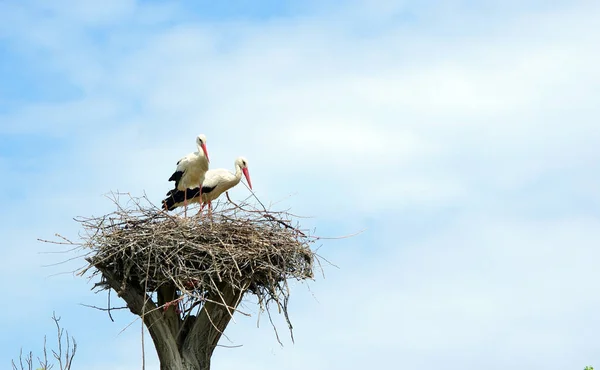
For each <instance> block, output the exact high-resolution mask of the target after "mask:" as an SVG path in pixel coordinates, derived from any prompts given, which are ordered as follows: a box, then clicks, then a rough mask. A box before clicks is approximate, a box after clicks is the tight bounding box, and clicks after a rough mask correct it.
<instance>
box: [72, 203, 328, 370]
mask: <svg viewBox="0 0 600 370" xmlns="http://www.w3.org/2000/svg"><path fill="white" fill-rule="evenodd" d="M114 200H115V204H116V205H117V211H115V212H113V213H111V214H108V215H104V216H101V217H93V218H78V219H76V221H78V222H80V223H81V225H82V227H83V229H84V231H85V233H84V234H83V235H82V241H81V242H80V243H79V245H80V246H81V248H83V250H85V251H86V252H87V256H86V261H87V262H88V265H87V266H86V267H85V268H84V269H83V270H82V271H81V272H80V274H82V275H83V274H85V273H86V272H88V271H89V272H91V276H90V278H93V277H99V279H100V280H99V282H97V283H96V284H95V286H94V288H98V289H99V290H109V294H110V290H113V291H115V292H116V293H117V294H118V296H119V297H121V298H122V299H123V300H124V301H125V302H126V304H127V307H128V308H129V310H130V311H131V312H132V313H134V314H135V315H138V316H139V317H140V318H141V319H142V320H143V322H144V324H145V325H146V327H147V329H148V331H149V333H150V335H151V337H152V340H153V342H154V345H155V347H156V351H157V353H158V358H159V360H160V368H161V370H208V369H210V360H211V356H212V354H213V351H214V349H215V347H216V346H217V343H218V342H219V339H220V338H221V336H222V334H223V331H224V330H225V328H226V327H227V324H228V323H229V322H230V320H232V318H233V317H234V316H236V315H239V314H242V315H247V314H246V313H243V312H241V311H240V310H239V309H238V306H239V304H240V302H241V300H242V298H243V297H244V295H245V294H254V295H256V296H257V297H258V302H259V305H260V308H261V311H266V312H267V313H268V314H269V315H270V313H269V307H270V305H274V306H275V307H277V309H278V311H279V312H280V313H283V315H285V318H286V321H287V323H288V326H289V329H290V333H291V330H292V326H291V323H290V320H289V317H288V314H287V302H288V298H289V289H288V286H287V280H288V279H297V280H305V279H312V278H313V267H314V266H313V263H314V262H315V260H316V255H315V254H314V253H313V251H312V250H311V249H310V244H311V243H313V242H314V241H315V240H316V238H314V237H310V236H308V235H307V234H306V232H305V231H301V230H300V229H298V227H297V226H293V225H292V223H291V220H290V219H291V216H290V215H289V214H287V213H285V212H269V211H266V210H264V209H257V208H253V207H250V206H249V205H247V204H245V205H242V206H238V205H231V204H229V205H228V207H217V208H215V210H214V211H213V213H212V216H211V217H207V216H206V215H204V216H202V217H199V216H196V217H190V218H183V217H180V216H173V215H170V214H167V213H165V212H163V211H162V210H160V209H158V208H156V207H154V206H152V205H151V204H150V203H149V202H147V200H146V199H145V198H142V199H137V198H136V199H134V198H130V199H129V200H128V201H127V204H126V205H124V206H122V205H121V204H120V203H119V199H118V198H115V199H114ZM142 202H144V205H142ZM75 244H77V243H75ZM108 309H110V307H109V308H108ZM278 339H279V338H278ZM292 340H293V336H292Z"/></svg>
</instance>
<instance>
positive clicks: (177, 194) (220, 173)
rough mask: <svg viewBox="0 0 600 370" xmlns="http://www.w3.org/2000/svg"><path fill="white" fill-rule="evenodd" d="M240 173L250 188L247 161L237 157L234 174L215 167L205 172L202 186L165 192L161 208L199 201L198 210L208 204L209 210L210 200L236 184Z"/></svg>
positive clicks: (239, 178)
mask: <svg viewBox="0 0 600 370" xmlns="http://www.w3.org/2000/svg"><path fill="white" fill-rule="evenodd" d="M242 174H243V175H244V176H245V177H246V181H247V182H248V186H249V187H250V189H252V182H251V181H250V173H249V172H248V161H247V160H246V158H244V157H238V158H237V159H236V160H235V174H234V173H231V172H230V171H228V170H226V169H224V168H217V169H214V170H209V171H208V172H206V175H205V177H204V182H203V185H202V187H195V188H193V189H187V192H186V191H184V190H178V189H173V190H171V191H170V192H168V193H167V198H166V199H165V200H163V208H164V209H166V210H169V211H172V210H174V209H175V208H177V207H180V206H181V205H182V202H183V204H184V205H185V202H186V201H188V202H200V201H202V203H203V204H202V205H201V207H200V211H202V209H204V206H205V205H206V204H208V208H209V210H212V201H213V200H215V199H217V198H218V197H219V196H220V195H221V194H223V193H224V192H226V191H227V190H229V189H231V188H232V187H234V186H236V185H237V184H238V183H239V182H240V180H241V179H242Z"/></svg>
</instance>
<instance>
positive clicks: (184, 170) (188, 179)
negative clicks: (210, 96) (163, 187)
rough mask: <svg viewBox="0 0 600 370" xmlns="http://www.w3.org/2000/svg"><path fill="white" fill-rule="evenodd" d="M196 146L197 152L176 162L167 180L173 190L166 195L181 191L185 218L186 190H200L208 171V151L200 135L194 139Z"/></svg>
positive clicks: (204, 140)
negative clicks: (173, 170)
mask: <svg viewBox="0 0 600 370" xmlns="http://www.w3.org/2000/svg"><path fill="white" fill-rule="evenodd" d="M196 146H197V147H198V151H197V152H194V153H190V154H188V155H186V156H185V157H183V158H181V159H180V160H179V161H178V162H177V168H176V169H175V172H173V174H172V175H171V177H170V178H169V181H175V188H174V189H173V190H171V191H169V192H168V193H167V195H169V194H170V193H172V192H177V191H181V192H182V196H183V206H184V208H185V216H186V217H187V203H188V191H189V190H188V189H189V188H198V189H200V190H201V189H202V185H203V183H204V178H205V175H206V172H207V171H208V164H209V162H210V160H209V159H208V151H207V150H206V136H205V135H204V134H200V135H198V136H197V137H196Z"/></svg>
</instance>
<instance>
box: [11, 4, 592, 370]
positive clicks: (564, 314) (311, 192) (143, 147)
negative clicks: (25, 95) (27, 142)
mask: <svg viewBox="0 0 600 370" xmlns="http://www.w3.org/2000/svg"><path fill="white" fill-rule="evenodd" d="M62 4H63V3H61V5H51V6H48V5H45V6H46V7H51V8H52V9H54V10H52V14H51V15H50V16H48V17H45V18H44V19H39V14H38V13H37V10H36V11H33V10H32V9H34V8H17V7H15V6H12V5H10V6H9V5H7V4H3V5H0V7H2V10H6V11H11V12H12V13H10V14H11V17H9V18H10V22H8V25H6V27H3V26H1V25H0V37H4V38H8V39H9V40H11V42H13V43H16V44H20V46H19V48H16V49H14V50H13V52H21V53H23V54H24V55H25V56H26V57H27V58H28V60H36V59H35V58H33V57H34V56H36V55H42V56H48V58H49V59H48V60H49V65H46V66H45V67H44V68H47V70H46V72H45V73H48V71H58V72H57V74H58V75H60V76H61V77H62V78H64V81H67V82H68V83H69V84H71V85H72V86H73V87H74V88H76V89H78V90H79V91H81V96H79V97H78V98H76V99H74V100H68V101H63V102H58V103H50V102H45V101H42V102H38V103H32V104H26V105H24V106H22V107H21V108H20V109H19V110H15V111H12V112H9V113H2V114H0V122H1V123H2V124H1V126H2V128H1V129H0V132H2V133H3V134H9V135H10V134H14V133H44V134H46V135H54V136H60V137H62V138H70V140H69V141H70V143H71V144H72V149H71V150H70V151H69V153H68V156H65V157H64V158H62V157H61V158H39V160H41V161H43V162H44V163H45V165H46V166H47V171H45V172H44V176H43V177H42V176H40V175H33V176H28V177H21V176H20V175H22V174H21V173H20V172H19V169H18V168H15V167H12V166H4V165H3V166H2V168H1V170H2V173H3V174H6V178H10V179H19V180H18V181H21V182H22V183H23V184H24V187H23V189H22V194H17V195H18V196H24V195H27V197H24V198H23V199H22V203H21V204H19V205H13V204H12V203H11V205H10V206H8V207H6V209H7V210H9V211H10V215H9V214H8V213H7V216H5V217H6V219H7V220H6V221H7V223H6V225H7V226H8V227H7V233H8V235H9V237H7V238H6V241H7V243H8V245H11V246H15V247H12V248H11V249H10V251H9V252H7V254H6V256H7V258H6V259H5V260H4V261H3V263H2V267H3V273H2V274H3V275H4V276H3V279H2V280H4V281H8V280H6V279H7V278H8V277H10V276H14V275H16V274H17V273H18V272H19V270H21V271H34V270H35V269H37V267H36V266H37V265H36V264H38V263H40V262H42V261H45V258H44V257H43V256H38V257H39V258H34V257H32V253H33V252H32V250H36V251H37V250H39V249H40V248H41V247H40V246H39V245H34V244H32V241H33V238H34V237H38V236H39V237H45V236H49V235H51V234H52V233H53V232H55V231H60V232H63V230H65V232H67V233H68V232H69V231H71V232H72V234H76V231H77V230H75V227H76V225H75V224H74V223H72V222H71V221H70V220H69V219H70V217H72V216H75V215H85V214H90V213H93V214H100V213H103V212H105V211H109V210H110V208H111V206H110V203H109V202H108V201H107V200H104V199H103V197H102V196H101V194H103V193H106V192H108V191H110V190H117V189H118V190H121V191H131V192H133V193H134V194H140V193H141V192H142V191H143V190H146V191H147V192H148V194H149V195H150V197H151V198H152V199H155V200H157V201H158V200H160V198H161V197H162V196H163V194H164V193H165V192H166V190H167V189H168V188H169V187H170V186H171V184H169V183H168V182H167V181H166V180H167V178H168V176H169V175H170V173H171V171H172V170H173V168H174V163H175V161H176V160H177V159H178V158H179V157H181V156H182V155H184V154H186V153H187V152H189V151H192V150H194V145H193V138H194V136H195V135H197V134H198V133H201V132H203V133H205V134H207V136H208V147H209V152H210V155H211V160H212V164H213V165H214V166H215V167H226V168H232V162H233V159H234V158H235V157H236V156H238V155H245V156H246V157H248V159H249V160H250V163H251V168H250V170H251V173H252V177H253V185H254V187H255V190H256V192H257V194H259V196H260V197H261V199H263V200H264V201H266V202H269V201H278V200H280V199H285V200H284V201H283V202H282V203H281V204H280V206H281V207H282V208H285V207H287V206H288V205H291V206H293V209H294V211H295V212H296V213H299V214H309V215H311V216H315V217H316V219H311V220H307V221H306V223H307V224H309V225H311V226H316V227H317V231H318V232H323V233H326V234H330V233H331V232H333V231H335V232H337V231H339V230H343V232H352V231H356V230H358V229H362V228H363V227H364V226H365V225H368V226H369V228H368V230H367V232H366V233H365V234H363V235H361V236H360V237H359V238H357V239H350V240H349V241H336V242H331V243H329V242H328V243H326V245H325V247H324V253H325V252H326V254H327V257H328V258H331V259H332V260H334V262H336V263H338V264H340V265H341V266H342V269H341V270H336V269H330V271H327V273H328V278H327V279H326V280H324V281H322V280H319V281H317V282H316V283H315V284H312V285H311V286H312V289H313V290H314V291H315V294H316V296H317V298H318V299H319V301H320V303H315V301H313V300H312V298H311V296H310V294H309V293H308V292H305V291H304V290H303V288H300V289H297V297H298V298H295V302H294V303H295V304H296V305H295V306H294V307H293V309H294V315H293V319H295V320H294V321H295V324H296V327H297V336H296V338H297V342H296V344H295V345H293V346H291V345H289V346H288V345H286V347H285V348H284V349H280V348H278V346H277V345H276V343H275V340H274V338H273V334H272V333H271V332H270V329H268V325H266V324H265V321H264V320H263V324H262V328H261V329H259V330H255V329H254V328H253V326H254V323H253V322H252V323H250V321H252V320H240V322H241V323H240V324H239V325H236V326H233V327H231V329H228V330H230V332H231V333H230V334H231V336H232V337H233V338H234V340H235V341H236V343H243V344H244V347H243V348H242V349H225V348H220V349H219V350H218V351H217V354H216V355H215V356H216V357H215V367H216V366H217V365H219V366H227V367H233V366H238V365H239V363H240V362H242V361H243V364H244V366H245V367H249V368H253V367H254V368H261V369H264V368H282V367H283V368H290V369H292V368H301V367H302V368H306V367H307V366H310V367H312V368H315V369H318V368H323V369H325V368H327V369H329V368H342V367H344V368H362V367H365V366H367V365H369V366H375V365H377V364H379V365H380V366H383V365H386V366H389V363H395V364H398V366H399V367H402V368H406V369H426V368H440V367H441V366H443V367H444V368H461V369H464V368H476V367H481V366H482V365H485V366H486V367H487V368H498V369H500V368H531V367H532V366H533V365H536V366H538V365H539V366H542V365H543V366H542V367H544V368H547V369H554V368H555V369H563V368H566V367H567V366H573V365H574V364H575V365H576V366H579V363H578V361H581V359H582V358H589V359H590V360H598V359H597V358H595V357H594V356H595V355H594V354H595V353H597V348H595V347H594V344H593V341H585V340H583V339H585V338H587V337H586V335H587V333H588V332H587V331H586V329H585V328H584V326H585V325H584V324H585V323H587V324H589V326H590V327H591V328H594V329H597V328H595V327H594V325H593V322H592V321H589V320H588V321H584V319H578V318H579V317H582V318H589V317H591V316H590V315H592V313H593V312H595V307H597V303H598V302H597V299H596V298H595V297H594V295H593V294H591V293H590V292H593V289H594V288H593V284H592V283H593V281H595V280H597V273H596V271H595V269H594V266H593V261H595V260H597V257H598V256H597V255H596V254H597V253H596V252H595V250H594V247H593V246H594V242H595V241H597V240H598V235H597V233H596V231H595V230H596V229H597V226H598V225H596V221H595V220H594V219H590V218H584V217H583V216H586V217H587V216H589V215H590V214H594V212H595V209H596V208H597V205H598V199H599V198H598V195H597V191H596V189H597V186H594V184H598V182H599V181H600V178H599V177H598V176H597V175H595V174H594V173H597V171H596V170H597V169H598V163H600V162H599V160H600V158H599V156H598V154H597V150H596V143H597V142H598V140H599V139H600V137H599V136H600V131H599V130H597V128H596V127H597V122H596V120H595V117H596V116H597V115H598V108H597V104H596V102H595V100H594V96H595V95H594V92H595V91H596V90H597V88H598V86H599V85H600V75H599V74H598V70H597V68H596V65H597V64H598V62H599V60H598V54H597V53H596V52H595V50H596V49H595V48H596V45H597V44H598V41H600V40H599V38H600V33H598V32H596V31H595V28H594V27H593V25H595V24H596V23H597V21H598V16H597V14H598V13H597V11H596V10H597V5H595V4H586V3H581V4H580V5H572V6H571V5H569V7H567V5H564V4H561V5H560V7H559V8H554V9H552V8H550V10H548V11H546V12H536V11H534V10H532V9H527V12H526V13H525V15H524V16H520V15H518V14H517V13H512V12H511V11H512V10H511V11H503V13H502V14H501V16H500V15H499V16H497V17H495V16H493V15H490V14H488V13H484V14H478V13H476V12H475V11H473V10H468V9H464V8H460V7H458V6H457V7H456V8H455V7H452V6H450V5H446V6H440V8H439V9H437V10H431V9H430V8H427V9H426V8H418V9H416V10H414V13H415V14H416V15H415V16H416V18H417V19H419V17H420V20H421V21H422V22H424V23H418V22H416V21H414V20H413V21H410V22H409V21H406V22H403V21H395V20H393V19H391V18H392V17H390V16H389V13H388V11H390V10H391V11H393V12H394V13H402V12H403V11H409V10H410V9H413V8H414V6H413V4H410V3H405V4H400V5H396V4H391V3H387V2H377V3H376V4H373V5H369V4H371V3H369V4H367V3H364V2H357V3H354V5H352V6H346V7H344V8H340V9H327V10H326V11H325V10H323V9H320V11H316V12H315V13H314V14H309V15H305V16H302V17H296V18H291V19H287V18H286V19H275V20H271V21H269V22H266V23H260V22H241V21H238V22H232V21H222V22H219V21H213V22H210V23H209V22H207V23H198V22H192V21H188V22H183V21H182V22H176V23H177V24H175V25H169V24H165V23H163V22H164V20H165V19H170V18H176V17H178V16H181V13H180V11H181V9H178V8H177V7H167V8H166V9H164V12H161V11H160V9H158V8H156V7H155V5H152V6H150V5H147V4H142V3H140V4H135V3H133V2H119V3H117V2H112V3H110V4H108V5H106V7H105V8H103V9H102V10H101V11H99V10H98V9H96V6H93V5H81V4H78V5H76V6H73V7H72V8H68V7H65V6H63V5H62ZM509 5H510V7H509V8H510V9H517V8H519V7H521V6H522V5H519V4H517V3H514V4H513V3H510V4H509ZM156 6H157V5H156ZM487 6H489V7H491V8H494V7H495V6H497V4H496V3H490V4H487ZM36 9H37V8H36ZM4 14H8V13H4ZM134 14H135V15H134ZM140 14H141V15H140ZM359 21H360V22H361V23H358V22H359ZM438 21H439V22H438ZM34 22H35V23H36V24H39V28H36V29H38V30H39V31H37V32H28V30H30V29H31V27H30V26H31V24H32V23H34ZM436 22H437V23H436ZM0 23H1V22H0ZM423 24H425V25H430V26H428V27H426V28H423ZM107 25H110V27H111V28H110V32H108V33H106V34H103V36H105V37H101V38H98V39H96V38H94V37H92V36H90V35H89V34H87V33H86V29H87V27H95V32H100V33H102V32H104V31H103V29H102V28H101V26H107ZM15 50H16V51H15ZM40 50H42V52H40ZM36 63H38V61H37V60H36ZM38 64H40V63H38ZM30 68H39V67H36V66H31V67H30ZM3 161H4V159H3ZM40 184H41V185H42V186H40ZM38 187H41V188H44V189H48V193H46V194H44V193H41V192H37V190H36V191H34V189H37V188H38ZM294 193H298V194H297V195H296V196H294V197H291V198H289V199H288V198H286V197H287V196H288V195H289V194H294ZM234 194H235V197H240V198H241V197H245V196H246V195H247V190H246V189H245V188H243V187H239V188H237V189H235V191H234ZM578 202H579V203H578ZM564 203H575V204H574V205H567V206H566V205H564ZM582 203H585V204H587V205H588V207H590V209H591V210H588V211H586V210H585V209H583V206H582V205H581V204H582ZM22 207H23V209H26V211H21V210H20V208H22ZM545 207H547V208H545ZM594 207H596V208H594ZM565 210H566V211H565ZM570 216H572V218H570V219H569V218H567V217H570ZM27 217H30V220H33V221H35V222H37V223H39V225H41V226H36V227H35V228H34V229H31V230H30V229H25V230H26V231H24V228H23V227H21V228H16V227H15V228H13V229H12V230H8V229H9V227H12V226H13V225H16V224H18V223H19V218H22V219H26V218H27ZM3 219H4V217H3ZM556 219H559V221H556ZM419 224H422V225H426V226H419ZM33 234H36V235H33ZM21 245H22V246H23V248H25V249H18V248H17V247H16V246H21ZM35 271H36V273H35V274H31V275H29V274H25V276H24V277H23V278H22V279H21V281H20V283H21V284H22V286H23V287H24V289H22V290H20V291H19V293H18V294H17V296H18V297H20V298H22V299H26V298H27V295H28V294H29V292H35V293H36V296H37V294H40V297H44V299H46V300H47V301H46V302H45V303H44V305H42V306H41V307H35V306H33V308H32V307H31V306H30V307H29V310H26V311H25V313H27V314H32V313H33V311H31V310H38V309H40V310H41V309H44V310H45V311H44V312H46V311H47V310H48V309H49V308H50V307H51V306H53V305H59V306H61V305H63V304H65V305H66V303H61V302H57V299H62V300H70V299H71V298H73V297H66V296H65V295H73V296H74V297H75V298H76V299H79V300H83V299H85V298H84V297H87V296H88V295H89V292H87V291H86V290H85V289H84V288H81V287H80V286H83V284H82V283H81V284H79V283H78V284H79V285H80V286H76V285H75V283H73V282H71V281H70V280H69V279H70V278H69V279H67V278H64V279H61V280H60V284H61V285H62V284H64V286H69V287H71V288H69V289H71V290H72V291H71V292H68V289H65V291H63V292H61V295H57V297H56V298H55V299H53V298H52V294H51V292H52V290H51V288H48V285H43V286H41V285H38V283H37V281H38V279H39V274H38V272H37V270H35ZM44 273H45V272H44ZM47 283H48V284H53V282H52V280H49V281H48V282H47ZM57 284H58V282H57ZM76 289H79V290H78V291H77V292H75V290H76ZM90 299H96V298H90ZM98 299H99V298H98ZM61 307H63V306H61ZM64 307H66V306H64ZM8 309H9V310H10V313H9V314H8V316H7V317H12V318H15V317H24V315H25V313H23V312H21V313H19V312H18V310H16V309H14V308H13V307H9V308H8ZM77 312H78V311H77ZM78 313H79V312H78ZM102 319H103V318H102ZM115 326H116V325H115ZM107 330H109V329H107ZM596 331H597V330H596ZM111 333H113V334H114V332H111ZM101 334H102V335H106V338H108V337H110V335H113V334H107V333H106V332H102V333H101ZM282 334H283V333H282ZM110 338H112V337H110ZM581 338H583V339H581ZM134 342H135V341H134ZM134 342H132V343H129V344H123V345H124V346H125V347H127V348H128V349H130V348H134V347H135V346H137V343H134ZM93 343H94V340H93V339H89V341H87V342H86V343H85V345H89V346H90V347H91V348H94V344H93ZM0 344H1V343H0ZM82 345H83V344H82ZM0 347H1V346H0ZM11 348H12V347H11ZM128 355H130V354H129V352H127V353H125V354H123V356H117V357H115V358H114V359H111V360H110V361H108V360H107V361H108V362H110V363H108V362H107V363H101V364H96V366H100V365H102V366H101V367H102V368H106V367H110V366H112V365H111V364H112V363H117V362H119V363H121V365H123V366H124V364H125V361H128V360H125V359H126V358H128ZM586 356H587V357H586ZM90 358H91V357H90ZM90 362H92V361H90ZM567 363H568V365H566V364H567ZM128 365H129V363H128ZM529 365H531V366H529ZM91 366H92V365H90V366H86V368H89V367H91ZM115 366H116V365H114V366H113V367H115ZM131 366H137V363H135V364H133V363H132V365H131ZM539 366H538V367H539ZM583 366H584V365H582V366H580V367H581V368H582V367H583ZM115 368H116V367H115Z"/></svg>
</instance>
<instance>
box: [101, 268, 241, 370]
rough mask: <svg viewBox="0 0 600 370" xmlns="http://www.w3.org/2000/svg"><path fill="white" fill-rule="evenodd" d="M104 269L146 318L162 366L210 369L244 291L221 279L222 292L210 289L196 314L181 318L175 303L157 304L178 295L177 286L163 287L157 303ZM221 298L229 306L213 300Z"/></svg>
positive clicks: (134, 309) (170, 369) (178, 369)
mask: <svg viewBox="0 0 600 370" xmlns="http://www.w3.org/2000/svg"><path fill="white" fill-rule="evenodd" d="M101 272H102V274H103V276H104V278H105V279H106V282H107V283H108V284H109V285H110V287H111V288H113V289H114V290H115V291H116V292H117V294H118V295H119V297H121V298H123V300H125V302H126V303H127V306H128V307H129V310H130V311H131V312H132V313H134V314H136V315H138V316H140V317H142V318H143V321H144V324H145V325H146V328H148V331H149V332H150V336H151V337H152V341H153V342H154V345H155V347H156V351H157V353H158V358H159V360H160V370H209V369H210V359H211V356H212V354H213V351H214V349H215V347H216V346H217V343H218V342H219V339H220V338H221V335H222V333H223V331H225V328H226V327H227V324H229V321H230V320H231V317H232V315H233V313H234V310H235V308H237V306H238V305H239V303H240V301H241V299H242V296H243V294H244V291H242V290H236V289H233V288H232V287H231V286H230V285H228V284H225V283H221V284H220V285H218V287H219V293H220V294H219V293H217V292H212V293H210V294H209V295H208V297H207V298H208V299H207V302H206V303H205V304H204V306H203V307H202V309H201V310H200V312H199V314H198V316H197V317H196V316H193V315H188V316H187V317H185V319H182V318H181V316H180V315H179V314H178V313H177V312H176V309H175V307H176V305H173V306H170V307H169V308H168V309H167V310H163V309H162V308H157V307H160V306H162V305H164V304H165V303H167V302H171V301H173V300H174V299H177V291H176V289H175V287H174V286H172V285H163V286H162V287H160V288H159V289H158V292H157V296H158V299H157V302H156V303H155V302H154V301H153V300H152V299H151V297H150V296H149V295H148V294H147V293H146V292H144V290H143V289H141V288H139V287H136V286H132V285H130V284H128V283H123V282H121V281H119V280H117V279H116V277H115V276H114V275H113V274H112V273H111V272H110V271H106V270H104V269H102V270H101ZM221 297H222V298H221ZM222 301H225V303H226V305H227V306H228V307H229V308H227V307H225V306H224V305H222V304H217V303H214V302H219V303H221V302H222Z"/></svg>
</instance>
